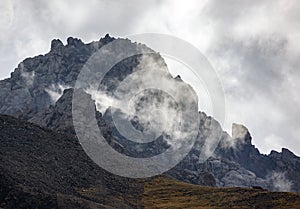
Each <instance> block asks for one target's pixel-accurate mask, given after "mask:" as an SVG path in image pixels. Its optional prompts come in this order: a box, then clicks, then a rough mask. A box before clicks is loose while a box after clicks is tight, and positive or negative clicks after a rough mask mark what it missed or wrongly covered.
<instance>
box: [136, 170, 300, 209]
mask: <svg viewBox="0 0 300 209" xmlns="http://www.w3.org/2000/svg"><path fill="white" fill-rule="evenodd" d="M142 202H143V205H144V206H145V208H170V209H171V208H172V209H173V208H263V209H267V208H278V209H283V208H289V209H297V208H299V209H300V195H299V194H294V193H285V192H269V191H266V190H259V189H250V188H249V189H247V188H213V187H203V186H198V185H191V184H187V183H183V182H179V181H177V180H174V179H170V178H167V177H162V176H161V177H158V178H154V179H152V180H150V181H148V182H146V183H145V186H144V195H143V198H142Z"/></svg>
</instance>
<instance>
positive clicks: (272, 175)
mask: <svg viewBox="0 0 300 209" xmlns="http://www.w3.org/2000/svg"><path fill="white" fill-rule="evenodd" d="M113 40H115V38H113V37H110V36H109V35H106V36H105V37H104V38H101V39H100V40H99V41H95V42H91V43H88V44H85V43H83V42H82V41H81V40H80V39H77V38H72V37H70V38H68V39H67V44H66V45H64V44H63V43H62V42H61V41H60V40H58V39H54V40H53V41H52V42H51V50H50V52H49V53H47V54H45V55H39V56H36V57H34V58H27V59H25V60H24V61H23V62H21V63H20V64H19V65H18V67H17V68H16V69H15V71H14V72H13V73H12V74H11V78H8V79H5V80H2V81H0V89H1V90H0V113H1V114H8V115H13V116H16V117H19V118H21V119H23V120H27V121H29V122H31V123H35V124H37V125H39V126H42V127H44V128H47V129H51V130H53V131H54V132H57V133H67V134H70V135H72V136H74V134H75V131H74V129H73V120H72V96H73V91H74V90H73V89H72V88H74V85H75V81H76V79H77V76H78V74H79V72H80V70H81V69H82V67H83V65H84V64H85V63H86V61H87V60H88V59H89V58H90V56H91V55H92V54H93V53H94V52H96V51H97V50H98V49H99V48H101V47H102V46H104V45H105V44H108V43H110V42H112V41H113ZM121 40H123V41H124V42H126V45H127V46H128V47H132V48H135V47H137V48H142V49H145V50H146V51H152V52H153V54H151V55H147V56H141V55H140V56H134V57H130V58H128V59H126V60H124V61H122V62H120V63H118V64H117V65H115V66H114V67H113V68H112V69H111V70H110V71H109V73H107V74H106V76H105V78H104V79H103V81H102V83H101V84H102V86H103V89H104V90H105V91H106V92H110V91H113V90H115V89H116V87H117V86H118V84H119V83H120V82H121V81H122V80H124V79H125V78H126V77H127V76H129V75H130V74H132V73H133V72H136V70H137V69H138V68H141V69H143V68H147V66H148V67H149V66H150V67H151V66H152V64H153V63H154V64H155V65H154V66H156V67H160V68H162V69H165V70H167V65H166V64H165V62H164V60H163V58H162V57H161V56H160V55H159V54H158V53H156V52H154V51H153V50H151V49H149V48H147V47H146V46H145V45H142V44H136V43H132V42H131V41H130V40H127V39H121ZM118 50H119V51H122V50H126V48H124V49H122V48H121V49H118ZM107 53H109V54H110V55H111V56H114V55H115V52H114V51H109V52H107ZM152 67H153V66H152ZM171 79H173V78H171ZM175 80H176V81H178V82H183V81H182V80H181V78H180V76H178V77H176V78H175ZM92 90H93V89H87V90H86V91H83V92H82V95H83V98H85V99H84V100H83V101H84V102H86V103H88V104H89V105H94V109H95V117H96V118H97V122H98V126H99V127H100V129H101V132H102V133H103V135H104V136H105V138H106V140H107V141H108V143H109V144H110V145H111V146H112V147H114V148H115V149H116V150H117V151H119V152H121V153H124V154H127V155H131V156H135V155H140V154H141V151H139V149H137V148H138V147H136V146H137V145H136V144H131V143H130V142H128V141H125V140H124V139H123V138H122V137H121V136H120V134H119V133H117V132H116V130H115V127H114V126H113V124H112V123H111V121H110V120H109V112H107V111H104V112H100V111H99V109H100V108H98V106H99V107H101V109H102V108H103V109H104V110H105V109H106V108H108V107H109V104H110V103H106V102H105V101H104V100H103V98H104V97H102V96H101V98H102V100H101V98H97V95H94V94H93V91H92ZM103 96H104V95H103ZM106 96H107V95H106ZM84 102H83V103H82V105H84V104H85V103H84ZM106 110H107V109H106ZM199 119H200V126H199V134H198V137H197V140H196V142H195V144H194V147H193V148H192V150H191V151H190V153H189V154H188V155H187V156H186V157H185V158H184V160H183V161H182V162H180V163H179V164H178V165H177V166H175V167H174V168H173V169H171V170H170V171H168V172H167V173H166V174H167V175H169V176H172V177H175V178H176V179H179V180H182V181H186V182H189V183H193V184H200V185H206V186H219V187H229V186H238V187H253V186H260V187H262V188H266V189H270V190H276V191H278V190H284V191H295V192H298V193H299V192H300V189H299V188H300V158H299V157H297V156H295V155H294V154H293V153H292V152H290V151H289V150H287V149H282V152H280V153H279V152H275V151H272V152H271V153H270V154H269V155H263V154H260V152H259V150H258V149H257V148H255V146H254V145H252V141H251V139H252V138H251V135H250V133H249V131H248V129H247V128H246V127H245V126H243V125H239V124H233V126H232V136H230V135H229V134H228V133H226V132H224V131H223V130H222V127H221V126H220V124H219V123H218V121H216V120H215V119H214V118H213V117H210V116H207V115H206V114H205V113H204V112H199ZM207 141H208V142H209V143H205V142H207ZM45 143H47V142H45ZM152 145H153V146H152V147H151V146H150V145H149V147H144V148H143V149H142V150H145V149H146V150H147V152H146V153H145V156H151V155H155V154H157V153H159V152H162V151H163V150H164V148H166V147H163V146H165V144H163V143H158V145H159V146H156V145H157V144H152ZM126 147H127V148H126ZM206 157H208V159H206ZM202 159H205V160H202Z"/></svg>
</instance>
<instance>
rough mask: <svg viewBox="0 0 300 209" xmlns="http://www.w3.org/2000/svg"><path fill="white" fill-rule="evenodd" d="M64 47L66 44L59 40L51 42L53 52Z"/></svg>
mask: <svg viewBox="0 0 300 209" xmlns="http://www.w3.org/2000/svg"><path fill="white" fill-rule="evenodd" d="M62 46H64V44H63V43H62V41H61V40H59V39H53V40H52V41H51V51H55V50H56V49H58V48H60V47H62Z"/></svg>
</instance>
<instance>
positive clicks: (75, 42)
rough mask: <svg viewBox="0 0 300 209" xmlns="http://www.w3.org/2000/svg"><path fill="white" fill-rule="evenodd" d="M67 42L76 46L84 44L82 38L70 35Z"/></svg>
mask: <svg viewBox="0 0 300 209" xmlns="http://www.w3.org/2000/svg"><path fill="white" fill-rule="evenodd" d="M67 43H68V45H69V46H75V47H77V46H82V45H84V43H83V42H82V41H81V39H78V38H73V37H69V38H68V39H67Z"/></svg>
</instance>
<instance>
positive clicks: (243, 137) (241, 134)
mask: <svg viewBox="0 0 300 209" xmlns="http://www.w3.org/2000/svg"><path fill="white" fill-rule="evenodd" d="M232 139H234V140H240V141H241V142H243V143H245V144H251V139H252V138H251V135H250V133H249V131H248V129H247V128H246V127H245V126H243V125H241V124H237V123H233V124H232Z"/></svg>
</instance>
